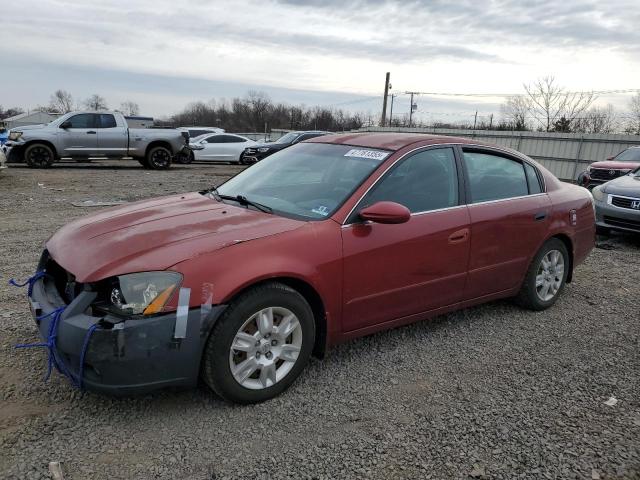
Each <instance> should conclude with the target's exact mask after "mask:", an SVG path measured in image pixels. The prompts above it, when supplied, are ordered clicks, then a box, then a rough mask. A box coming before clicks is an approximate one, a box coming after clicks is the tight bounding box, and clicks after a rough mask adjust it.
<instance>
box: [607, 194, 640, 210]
mask: <svg viewBox="0 0 640 480" xmlns="http://www.w3.org/2000/svg"><path fill="white" fill-rule="evenodd" d="M636 201H640V198H625V197H615V196H613V197H611V203H612V204H613V205H615V206H616V207H620V208H633V206H632V205H633V202H636Z"/></svg>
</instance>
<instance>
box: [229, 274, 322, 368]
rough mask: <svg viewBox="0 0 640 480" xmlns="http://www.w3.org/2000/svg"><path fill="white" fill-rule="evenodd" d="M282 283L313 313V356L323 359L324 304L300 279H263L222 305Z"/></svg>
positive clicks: (314, 289) (312, 289)
mask: <svg viewBox="0 0 640 480" xmlns="http://www.w3.org/2000/svg"><path fill="white" fill-rule="evenodd" d="M273 282H277V283H282V284H284V285H286V286H288V287H290V288H292V289H294V290H295V291H296V292H298V293H299V294H300V295H302V296H303V297H304V299H305V300H306V301H307V303H308V304H309V306H310V307H311V311H312V312H313V319H314V323H315V326H316V335H315V341H314V345H313V356H315V357H317V358H323V357H324V355H325V352H326V347H327V328H328V326H327V315H326V309H325V302H324V301H323V300H322V297H321V296H320V294H319V293H318V291H317V290H316V288H314V287H313V285H311V284H310V283H309V282H307V281H306V280H303V279H301V278H297V277H292V276H276V277H269V278H263V279H261V280H258V281H255V282H252V283H250V284H248V285H244V286H243V287H242V288H241V289H239V290H236V291H235V292H233V294H232V295H231V296H230V298H229V299H227V300H225V302H224V303H230V302H232V301H233V299H235V298H237V297H238V296H239V295H242V294H243V293H244V292H246V291H247V290H250V289H252V288H255V287H257V286H259V285H264V284H266V283H273Z"/></svg>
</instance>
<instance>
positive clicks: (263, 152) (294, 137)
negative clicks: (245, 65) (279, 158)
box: [240, 130, 329, 163]
mask: <svg viewBox="0 0 640 480" xmlns="http://www.w3.org/2000/svg"><path fill="white" fill-rule="evenodd" d="M327 134H329V132H321V131H319V130H314V131H309V132H289V133H287V134H286V135H283V136H282V137H280V138H279V139H278V140H276V141H275V142H268V143H260V144H258V145H251V146H250V147H248V148H245V150H244V151H243V152H242V155H240V163H256V162H257V161H259V160H262V159H263V158H266V157H268V156H269V155H271V154H272V153H275V152H279V151H280V150H283V149H285V148H287V147H290V146H291V145H295V144H296V143H300V142H304V141H305V140H309V139H310V138H315V137H321V136H323V135H327Z"/></svg>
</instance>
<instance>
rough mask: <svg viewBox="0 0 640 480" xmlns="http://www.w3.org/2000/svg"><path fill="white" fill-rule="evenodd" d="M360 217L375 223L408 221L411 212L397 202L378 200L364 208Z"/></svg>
mask: <svg viewBox="0 0 640 480" xmlns="http://www.w3.org/2000/svg"><path fill="white" fill-rule="evenodd" d="M359 215H360V218H362V219H363V220H368V221H370V222H374V223H384V224H393V223H406V222H408V221H409V219H410V218H411V212H410V211H409V209H408V208H407V207H405V206H404V205H400V204H399V203H396V202H377V203H374V204H373V205H371V206H369V207H366V208H363V209H362V210H360V212H359Z"/></svg>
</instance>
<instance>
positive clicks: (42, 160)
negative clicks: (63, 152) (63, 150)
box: [24, 143, 56, 168]
mask: <svg viewBox="0 0 640 480" xmlns="http://www.w3.org/2000/svg"><path fill="white" fill-rule="evenodd" d="M55 158H56V156H55V153H53V149H52V148H51V147H49V146H48V145H45V144H44V143H34V144H33V145H29V146H28V147H27V148H26V150H25V151H24V161H25V163H26V164H27V165H29V167H31V168H49V167H50V166H51V165H53V162H54V161H55Z"/></svg>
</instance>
